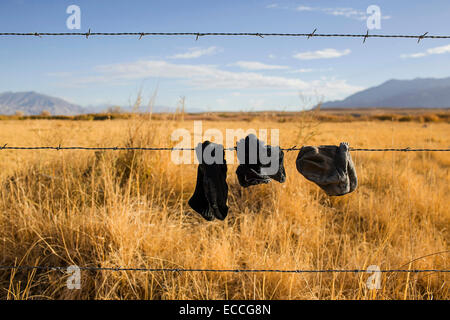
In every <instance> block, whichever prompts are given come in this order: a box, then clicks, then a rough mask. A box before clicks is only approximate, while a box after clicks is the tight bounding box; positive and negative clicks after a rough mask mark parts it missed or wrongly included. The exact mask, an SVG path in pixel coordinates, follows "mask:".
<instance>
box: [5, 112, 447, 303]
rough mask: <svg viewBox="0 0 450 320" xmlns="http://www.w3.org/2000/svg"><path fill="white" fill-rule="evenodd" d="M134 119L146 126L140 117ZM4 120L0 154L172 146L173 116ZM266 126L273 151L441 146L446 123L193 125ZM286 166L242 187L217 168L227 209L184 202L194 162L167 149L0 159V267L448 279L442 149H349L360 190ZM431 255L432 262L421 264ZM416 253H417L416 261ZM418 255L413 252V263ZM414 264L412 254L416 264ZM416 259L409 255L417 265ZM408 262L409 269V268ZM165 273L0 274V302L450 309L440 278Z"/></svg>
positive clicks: (289, 157)
mask: <svg viewBox="0 0 450 320" xmlns="http://www.w3.org/2000/svg"><path fill="white" fill-rule="evenodd" d="M143 119H144V118H143ZM143 119H129V120H114V121H67V120H65V121H62V120H51V121H50V120H23V121H13V120H5V121H2V122H1V127H0V142H1V143H2V144H4V143H6V142H7V143H8V145H10V146H14V145H15V146H17V145H20V146H26V145H52V146H54V145H58V144H61V145H63V146H69V145H72V146H73V145H84V146H115V145H117V146H120V145H133V146H169V145H173V144H174V143H173V142H171V141H170V133H171V132H172V130H174V129H175V128H181V127H183V128H186V129H188V130H192V128H193V122H192V121H190V120H189V121H181V120H176V119H173V120H170V119H168V120H166V121H161V120H153V121H151V120H145V119H144V120H143ZM213 127H214V128H219V129H221V130H225V128H235V129H236V128H243V129H247V128H255V129H258V128H268V129H270V128H279V129H280V141H281V145H282V146H284V147H290V146H293V145H298V146H300V145H302V144H313V145H314V144H338V143H339V142H341V141H348V142H349V143H350V145H351V146H353V147H363V148H364V147H407V146H409V147H419V148H420V147H426V148H431V147H441V148H448V147H449V146H450V136H449V130H450V125H449V124H448V123H446V122H444V123H442V122H439V123H429V124H428V125H427V126H424V125H423V124H421V123H415V122H411V123H405V122H390V121H384V122H380V121H368V122H363V121H361V122H351V123H345V122H344V123H334V122H333V123H319V122H316V121H315V120H314V119H312V118H311V119H310V118H307V119H306V120H305V119H304V118H301V119H298V121H289V122H286V123H280V121H272V120H270V119H268V120H267V119H266V120H265V119H261V118H258V119H254V120H253V119H251V118H250V119H246V121H224V120H221V121H205V122H204V123H203V129H204V130H206V129H208V128H213ZM296 156H297V152H289V153H287V154H286V157H285V168H286V173H287V181H286V182H285V183H284V184H279V183H277V182H271V183H270V184H268V185H261V186H255V187H252V188H248V189H243V188H241V187H240V186H239V184H238V182H237V178H236V177H235V173H234V171H235V169H236V164H234V165H229V166H228V178H227V181H228V185H229V189H230V192H229V207H230V214H229V216H228V217H227V219H226V220H225V221H223V222H221V221H214V222H207V221H204V220H203V219H202V218H201V217H200V216H199V215H198V214H197V213H195V212H193V211H192V210H191V209H190V208H189V206H188V205H187V200H188V199H189V198H190V196H191V195H192V193H193V190H194V186H195V178H196V165H194V164H192V165H175V164H173V163H172V162H171V161H170V153H169V152H167V151H164V152H153V151H144V152H125V151H123V152H122V151H120V152H119V151H110V152H104V153H99V152H97V153H95V152H91V151H11V150H3V151H0V164H1V168H2V170H1V173H0V180H1V183H2V186H1V198H0V252H1V255H0V263H1V264H2V265H35V264H36V265H37V264H39V265H52V266H54V265H59V266H68V265H71V264H77V265H79V266H96V267H97V266H98V267H119V266H120V267H145V268H211V269H215V268H217V269H236V268H242V269H366V268H367V267H368V266H369V265H378V266H380V268H381V269H397V268H401V269H408V268H411V269H449V266H448V261H449V259H448V258H449V254H448V253H441V254H434V253H438V252H442V251H446V250H448V243H449V226H450V224H449V222H450V221H449V220H450V214H449V209H448V204H449V203H450V189H449V183H448V182H449V175H450V173H449V168H450V157H449V155H448V153H443V152H435V153H431V152H429V153H427V152H420V153H419V152H417V153H413V152H406V153H399V152H397V153H393V152H353V153H352V157H353V160H354V162H355V165H356V169H357V174H358V178H359V187H358V189H357V190H356V191H355V192H354V193H352V194H350V195H347V196H343V197H328V196H326V195H325V194H324V193H323V192H322V191H321V190H320V189H319V188H318V187H316V186H315V185H314V184H312V183H310V182H308V181H307V180H306V179H304V178H303V177H302V176H301V175H300V174H299V173H298V172H297V171H296V169H295V158H296ZM430 254H432V255H430ZM427 255H429V256H427ZM425 256H426V257H425ZM417 258H419V259H417ZM415 259H417V260H415ZM411 261H412V262H411ZM368 277H369V274H364V273H362V274H353V273H314V274H313V273H311V274H310V273H307V274H282V273H257V274H252V273H239V274H236V273H188V272H187V273H175V272H154V273H152V272H133V271H129V272H110V271H101V272H89V271H82V289H81V290H68V289H67V288H66V279H67V275H64V274H63V273H61V272H58V271H33V272H32V271H29V272H28V271H17V272H14V271H11V270H7V271H0V298H2V299H35V298H44V299H46V298H49V299H448V298H449V297H450V295H449V293H450V292H449V286H448V281H449V278H448V277H449V276H448V274H445V273H420V274H408V273H393V274H383V275H382V289H380V290H368V289H367V288H366V281H367V278H368Z"/></svg>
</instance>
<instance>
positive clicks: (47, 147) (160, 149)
mask: <svg viewBox="0 0 450 320" xmlns="http://www.w3.org/2000/svg"><path fill="white" fill-rule="evenodd" d="M280 149H281V150H284V151H288V152H289V151H295V150H297V151H298V150H301V147H297V146H293V147H290V148H280ZM0 150H57V151H59V150H96V151H107V150H112V151H124V150H143V151H194V150H195V148H177V147H118V146H117V147H79V146H78V147H63V146H61V145H58V146H56V147H55V146H30V147H20V146H18V147H14V146H13V147H9V146H8V144H4V145H3V146H0ZM224 150H229V151H233V150H237V147H231V148H224ZM349 151H401V152H427V151H428V152H449V151H450V149H423V148H420V149H414V148H410V147H406V148H352V147H350V148H349Z"/></svg>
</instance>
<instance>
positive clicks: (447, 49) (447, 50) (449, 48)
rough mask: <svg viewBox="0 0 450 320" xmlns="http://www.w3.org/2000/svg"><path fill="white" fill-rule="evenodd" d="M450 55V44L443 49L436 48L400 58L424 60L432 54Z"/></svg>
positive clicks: (442, 47)
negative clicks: (423, 58)
mask: <svg viewBox="0 0 450 320" xmlns="http://www.w3.org/2000/svg"><path fill="white" fill-rule="evenodd" d="M444 53H450V44H449V45H446V46H441V47H435V48H430V49H427V50H425V51H424V52H417V53H410V54H402V55H401V56H400V57H402V58H422V57H426V56H429V55H432V54H444Z"/></svg>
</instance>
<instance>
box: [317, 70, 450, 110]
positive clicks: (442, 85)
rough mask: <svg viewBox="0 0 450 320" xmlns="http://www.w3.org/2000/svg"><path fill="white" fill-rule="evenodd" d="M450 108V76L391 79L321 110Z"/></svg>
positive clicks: (332, 102)
mask: <svg viewBox="0 0 450 320" xmlns="http://www.w3.org/2000/svg"><path fill="white" fill-rule="evenodd" d="M377 107H378V108H450V77H449V78H442V79H435V78H417V79H413V80H389V81H386V82H384V83H382V84H381V85H379V86H376V87H371V88H368V89H365V90H362V91H359V92H357V93H355V94H353V95H351V96H349V97H347V98H346V99H344V100H339V101H330V102H325V103H323V104H322V105H321V108H377Z"/></svg>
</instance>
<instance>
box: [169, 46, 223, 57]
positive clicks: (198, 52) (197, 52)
mask: <svg viewBox="0 0 450 320" xmlns="http://www.w3.org/2000/svg"><path fill="white" fill-rule="evenodd" d="M221 51H222V50H221V49H219V48H217V47H214V46H213V47H209V48H190V49H189V50H188V51H187V52H185V53H178V54H175V55H173V56H170V57H169V58H170V59H195V58H200V57H202V56H209V55H212V54H216V53H218V52H221Z"/></svg>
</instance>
